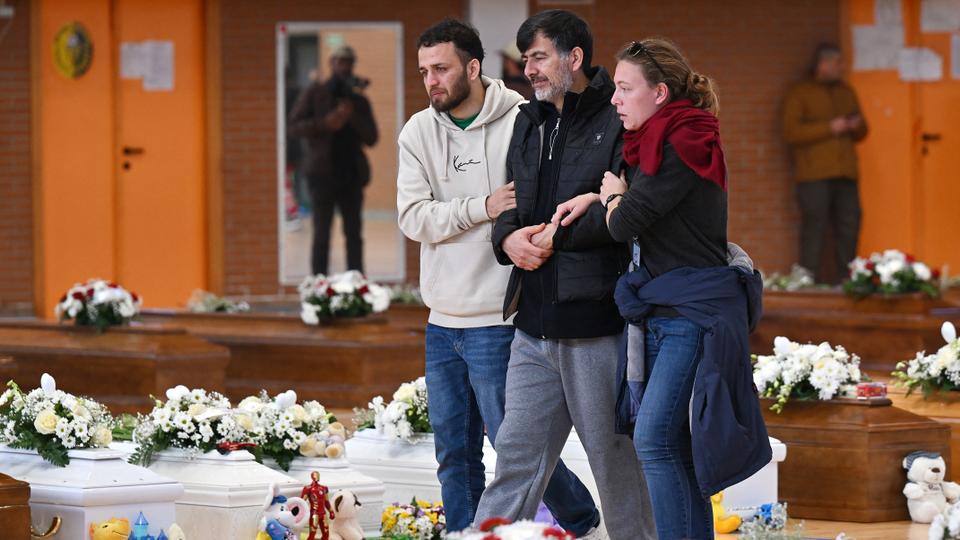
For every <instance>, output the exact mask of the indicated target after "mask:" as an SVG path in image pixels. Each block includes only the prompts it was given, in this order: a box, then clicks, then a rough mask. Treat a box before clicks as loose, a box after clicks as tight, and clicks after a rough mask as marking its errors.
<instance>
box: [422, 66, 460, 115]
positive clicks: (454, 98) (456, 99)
mask: <svg viewBox="0 0 960 540" xmlns="http://www.w3.org/2000/svg"><path fill="white" fill-rule="evenodd" d="M468 97H470V80H469V79H468V78H467V73H466V71H464V73H463V76H462V77H460V79H458V80H457V81H456V82H455V83H453V87H452V88H450V91H449V92H448V93H447V95H446V98H442V97H441V98H433V97H432V96H431V97H430V105H432V106H433V108H434V109H436V111H437V112H448V111H449V110H450V109H456V108H457V107H459V106H460V104H461V103H463V102H464V101H465V100H466V99H467V98H468Z"/></svg>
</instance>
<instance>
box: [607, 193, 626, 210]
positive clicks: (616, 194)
mask: <svg viewBox="0 0 960 540" xmlns="http://www.w3.org/2000/svg"><path fill="white" fill-rule="evenodd" d="M617 197H623V193H614V194H613V195H610V196H608V197H607V201H606V202H605V203H603V209H604V210H607V209H608V207H609V206H610V203H612V202H613V200H614V199H616V198H617Z"/></svg>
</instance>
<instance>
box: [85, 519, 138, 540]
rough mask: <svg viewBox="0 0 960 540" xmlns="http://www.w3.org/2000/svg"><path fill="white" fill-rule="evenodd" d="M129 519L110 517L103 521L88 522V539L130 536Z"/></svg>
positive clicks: (123, 539)
mask: <svg viewBox="0 0 960 540" xmlns="http://www.w3.org/2000/svg"><path fill="white" fill-rule="evenodd" d="M132 530H133V529H131V528H130V521H129V520H127V519H117V518H110V519H109V520H107V521H104V522H103V523H92V522H91V523H90V540H127V537H129V536H130V531H132Z"/></svg>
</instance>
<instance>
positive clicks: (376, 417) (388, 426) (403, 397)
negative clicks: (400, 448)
mask: <svg viewBox="0 0 960 540" xmlns="http://www.w3.org/2000/svg"><path fill="white" fill-rule="evenodd" d="M356 412H357V413H358V414H357V428H358V429H365V428H368V427H373V428H376V430H377V431H378V432H380V433H384V434H386V435H387V436H389V437H395V438H398V439H400V440H403V441H405V442H413V441H414V440H415V436H416V434H418V433H433V428H431V427H430V417H429V415H428V410H427V381H426V379H425V378H424V377H420V378H419V379H417V380H415V381H411V382H406V383H403V384H401V385H400V388H398V389H397V391H396V392H394V393H393V401H391V402H390V403H388V404H386V405H385V404H384V401H383V397H381V396H377V397H375V398H373V400H371V401H370V403H369V404H368V405H367V410H366V411H359V410H358V411H356Z"/></svg>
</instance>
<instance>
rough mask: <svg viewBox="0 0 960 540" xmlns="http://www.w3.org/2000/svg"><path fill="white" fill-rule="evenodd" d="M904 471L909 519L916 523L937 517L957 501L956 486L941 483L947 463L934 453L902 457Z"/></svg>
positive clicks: (957, 492)
mask: <svg viewBox="0 0 960 540" xmlns="http://www.w3.org/2000/svg"><path fill="white" fill-rule="evenodd" d="M903 468H904V469H906V470H907V485H905V486H903V494H904V495H906V496H907V508H909V509H910V519H912V520H913V521H915V522H917V523H930V522H931V521H933V518H934V517H936V516H937V514H939V513H941V512H943V511H944V509H946V507H947V505H948V504H953V503H955V502H957V500H958V499H960V485H957V484H955V483H954V482H944V480H943V479H944V476H946V473H947V464H946V462H944V460H943V458H942V457H941V456H940V454H938V453H936V452H913V453H911V454H908V455H907V457H905V458H903Z"/></svg>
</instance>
